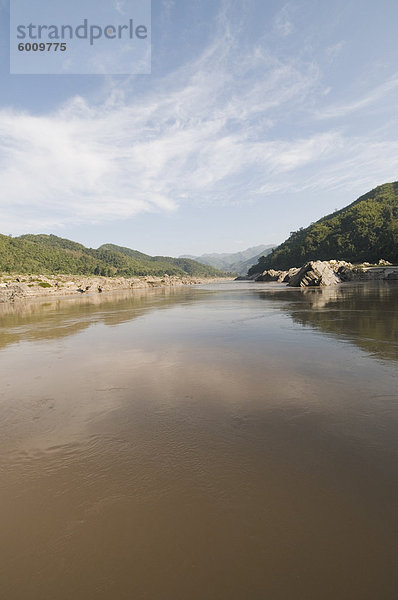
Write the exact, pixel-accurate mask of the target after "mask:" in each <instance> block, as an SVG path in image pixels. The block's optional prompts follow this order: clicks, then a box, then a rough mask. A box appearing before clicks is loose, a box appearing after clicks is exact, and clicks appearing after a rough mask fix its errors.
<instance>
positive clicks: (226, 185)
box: [0, 17, 398, 232]
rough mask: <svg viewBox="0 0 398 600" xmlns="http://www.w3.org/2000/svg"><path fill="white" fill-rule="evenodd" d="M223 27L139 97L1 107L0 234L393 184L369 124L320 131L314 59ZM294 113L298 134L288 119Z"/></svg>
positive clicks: (341, 109)
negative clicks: (31, 109)
mask: <svg viewBox="0 0 398 600" xmlns="http://www.w3.org/2000/svg"><path fill="white" fill-rule="evenodd" d="M224 18H225V17H224ZM221 31H223V34H222V35H219V36H218V37H217V38H216V41H214V42H213V43H212V44H211V45H209V46H208V47H207V48H205V50H204V51H203V53H202V54H201V55H200V56H199V57H198V58H197V59H196V60H194V61H191V62H190V63H189V64H185V66H183V67H182V68H180V69H179V70H178V71H177V72H174V73H171V74H169V75H168V76H167V77H166V78H164V79H163V80H161V81H159V80H156V79H153V80H152V85H151V87H150V89H149V91H147V92H143V91H141V93H140V94H139V95H136V96H134V95H131V93H130V91H129V88H128V86H125V88H120V87H117V86H116V85H115V87H114V88H112V87H111V88H110V89H109V94H108V97H107V99H106V101H105V102H103V103H102V104H92V103H89V102H88V101H87V100H85V99H84V98H81V97H76V98H73V99H71V100H70V101H69V102H67V103H66V104H65V105H64V106H62V107H60V108H59V109H58V110H55V111H54V112H52V113H50V114H47V115H35V114H30V113H28V112H25V113H22V112H17V111H15V110H10V109H1V110H0V186H1V189H2V196H1V200H0V219H1V222H2V230H3V231H7V232H12V231H16V232H22V231H37V230H42V231H45V230H51V229H52V230H55V229H56V228H57V227H61V226H62V225H63V224H68V223H74V224H85V223H100V222H106V221H110V220H114V219H124V218H129V217H131V216H133V215H136V214H138V213H140V212H145V211H146V212H150V211H165V212H170V211H173V210H176V209H178V206H179V205H180V204H183V203H186V202H191V203H203V202H205V203H209V202H212V203H223V204H227V203H230V204H234V203H242V202H253V201H258V200H259V198H261V199H263V198H267V197H269V196H270V195H272V194H275V193H278V192H284V191H287V190H291V191H292V190H293V191H294V190H305V189H310V188H311V189H319V190H325V189H329V188H335V187H338V186H340V185H348V184H349V182H351V184H350V185H357V186H359V185H360V183H364V186H365V183H366V185H368V183H369V185H370V184H372V185H373V184H377V183H380V182H382V181H384V180H390V179H392V177H391V173H393V172H394V169H395V165H396V157H397V155H398V143H396V142H395V141H391V142H383V143H381V142H380V141H379V139H378V137H377V135H376V134H371V133H370V132H367V133H366V134H365V135H363V136H362V137H356V138H350V137H347V136H346V135H345V133H344V131H341V130H336V129H335V128H334V127H332V128H331V127H328V123H327V122H323V123H322V125H324V129H323V130H320V121H319V120H318V119H316V118H315V119H314V118H313V112H314V109H313V107H314V103H315V102H316V100H317V99H321V101H324V100H322V99H324V90H325V85H324V83H323V82H322V74H321V73H320V71H319V68H318V67H317V66H316V64H314V62H311V61H309V62H307V63H305V62H300V61H299V60H298V59H296V58H287V59H285V60H282V59H280V58H276V57H275V56H273V55H272V54H271V52H270V51H269V50H268V49H267V48H266V47H264V46H260V45H256V44H253V46H252V47H248V46H246V47H243V46H241V45H239V44H238V43H237V39H236V37H234V34H233V31H232V30H231V28H229V27H226V24H225V23H222V27H221ZM132 82H133V83H132V85H135V84H136V82H137V80H134V79H133V80H132ZM130 83H131V82H130ZM397 85H398V79H394V78H393V79H391V80H389V81H388V82H386V83H385V84H383V85H381V86H380V87H379V88H378V89H376V90H375V91H374V92H372V94H370V95H368V96H367V97H365V98H363V99H362V100H360V101H356V102H355V103H352V104H351V105H350V104H346V105H341V106H338V107H336V106H335V107H330V108H328V109H325V110H324V111H323V113H319V112H318V114H317V116H318V117H319V116H320V115H321V114H322V116H323V117H324V118H325V119H326V117H333V116H336V115H338V114H342V115H344V114H346V113H347V112H350V111H354V110H356V109H357V108H358V107H361V106H365V105H368V104H370V103H371V102H375V101H377V99H378V98H381V97H382V96H383V95H384V94H386V93H388V92H389V91H390V90H392V89H395V87H396V86H397ZM300 119H304V120H306V127H305V129H303V130H306V131H308V133H307V134H304V133H303V132H302V131H303V130H300V128H299V127H297V128H296V129H295V128H294V125H295V124H296V123H298V124H299V123H300ZM278 126H279V127H280V129H278ZM298 131H300V133H297V132H298ZM282 132H283V133H282ZM359 174H360V175H359ZM365 189H366V186H365Z"/></svg>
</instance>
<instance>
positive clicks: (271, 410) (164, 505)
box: [0, 283, 398, 600]
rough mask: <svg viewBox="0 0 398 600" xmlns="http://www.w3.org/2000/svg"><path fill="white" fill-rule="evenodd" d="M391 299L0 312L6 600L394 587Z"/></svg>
mask: <svg viewBox="0 0 398 600" xmlns="http://www.w3.org/2000/svg"><path fill="white" fill-rule="evenodd" d="M397 301H398V286H394V285H388V286H387V285H384V284H381V285H371V286H341V287H339V288H334V289H333V290H329V289H327V290H314V291H312V292H305V291H304V292H303V291H301V290H288V289H285V288H282V287H281V286H277V285H275V286H273V285H269V286H267V285H266V284H265V285H264V284H262V285H261V284H258V285H253V284H245V283H243V284H221V285H211V286H205V287H202V288H184V289H176V290H140V291H139V292H138V294H137V292H134V294H131V293H129V294H117V295H115V296H114V295H112V296H104V297H93V298H89V297H84V298H79V299H77V300H72V299H65V300H64V301H59V300H58V301H56V302H55V301H54V302H52V301H51V302H44V303H43V302H42V301H37V302H34V303H26V304H24V305H23V304H18V305H17V304H15V305H13V306H10V305H9V306H5V305H4V306H1V307H0V310H1V312H0V321H1V325H2V329H1V337H0V340H1V341H0V344H1V345H0V347H1V348H2V349H1V350H0V365H1V369H2V389H1V396H0V473H1V481H2V487H1V489H2V493H1V495H0V521H1V540H0V544H1V555H2V561H1V562H0V591H1V597H4V598H7V600H20V599H25V598H29V599H33V600H35V599H38V600H45V599H51V600H52V599H54V598H56V599H57V600H64V599H65V600H66V599H68V600H69V599H70V598H74V599H77V600H80V599H81V600H83V599H84V600H87V599H91V598H95V599H100V600H102V599H106V600H107V599H111V598H112V599H113V598H117V599H120V600H123V599H126V600H127V599H129V600H130V599H131V598H134V599H149V600H158V599H162V600H169V599H170V600H171V599H173V600H175V599H179V598H181V599H184V600H185V598H190V599H193V600H196V599H197V600H219V599H222V598H228V599H232V600H243V599H245V600H246V599H249V598H250V599H255V600H257V599H258V600H262V599H266V598H267V599H268V598H270V599H272V600H274V599H276V600H278V599H286V600H288V599H289V600H290V599H292V598H300V599H301V598H303V599H304V598H305V599H306V600H307V599H308V600H313V599H314V600H315V599H316V600H318V599H319V598H322V599H326V600H328V599H330V600H332V599H333V600H335V599H336V598H339V599H347V600H356V599H358V600H359V599H361V600H367V599H369V600H370V599H372V600H374V599H376V598H377V599H379V598H380V599H383V600H390V599H391V600H392V599H393V598H394V599H395V597H396V583H397V578H396V556H397V550H398V547H397V546H398V544H397V533H398V532H397V517H396V506H397V500H398V498H397V496H398V494H397V492H398V481H397V476H396V473H397V454H398V452H397V451H398V440H397V436H396V430H397V424H398V409H397V400H398V392H397V383H398V376H397V369H396V359H397V346H396V344H397V336H396V332H397V321H396V309H397ZM375 359H376V360H375Z"/></svg>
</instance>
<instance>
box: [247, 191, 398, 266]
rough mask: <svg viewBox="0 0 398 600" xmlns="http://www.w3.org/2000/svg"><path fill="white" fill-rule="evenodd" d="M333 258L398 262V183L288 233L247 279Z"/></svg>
mask: <svg viewBox="0 0 398 600" xmlns="http://www.w3.org/2000/svg"><path fill="white" fill-rule="evenodd" d="M334 258H335V259H339V260H347V261H350V262H353V263H360V262H364V261H368V262H372V263H373V262H378V261H379V260H380V259H381V258H383V259H385V260H389V261H391V262H393V263H397V262H398V182H395V183H386V184H384V185H381V186H379V187H377V188H375V189H374V190H372V191H370V192H368V193H367V194H365V195H364V196H361V197H360V198H359V199H358V200H356V201H355V202H353V203H352V204H350V205H349V206H347V207H345V208H343V209H342V210H339V211H336V212H334V213H333V214H331V215H328V216H326V217H323V218H322V219H320V220H319V221H317V222H316V223H313V224H311V225H310V226H309V227H306V228H305V229H300V230H299V231H295V232H293V233H291V235H290V237H289V238H288V239H287V240H286V241H285V242H284V243H283V244H281V245H280V246H278V247H277V248H275V250H274V251H273V252H272V253H271V254H270V255H268V256H267V257H264V258H261V259H260V260H259V262H258V264H257V265H254V266H253V267H252V268H251V269H249V275H252V274H254V273H261V272H263V271H264V270H266V269H271V268H273V269H289V268H290V267H299V266H302V265H303V264H304V263H306V262H307V261H309V260H331V259H334Z"/></svg>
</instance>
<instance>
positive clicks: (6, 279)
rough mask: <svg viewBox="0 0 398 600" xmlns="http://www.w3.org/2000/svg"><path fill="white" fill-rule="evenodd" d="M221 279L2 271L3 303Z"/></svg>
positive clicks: (0, 300) (0, 299)
mask: <svg viewBox="0 0 398 600" xmlns="http://www.w3.org/2000/svg"><path fill="white" fill-rule="evenodd" d="M214 281H219V280H218V279H200V278H197V277H189V276H187V277H177V276H171V275H164V276H163V277H151V276H147V277H132V278H124V277H90V276H85V275H82V276H78V275H9V274H3V275H0V303H1V302H15V301H17V300H22V299H26V298H35V297H38V296H50V297H63V296H73V295H75V296H76V295H79V294H90V295H93V294H95V295H97V294H102V293H104V292H115V291H121V290H136V289H145V288H162V287H179V286H183V285H198V284H200V283H211V282H214Z"/></svg>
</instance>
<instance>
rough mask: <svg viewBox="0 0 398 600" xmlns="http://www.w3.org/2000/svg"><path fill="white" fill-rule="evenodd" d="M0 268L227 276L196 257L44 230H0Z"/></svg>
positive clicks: (13, 271) (128, 275) (47, 272)
mask: <svg viewBox="0 0 398 600" xmlns="http://www.w3.org/2000/svg"><path fill="white" fill-rule="evenodd" d="M0 272H5V273H32V274H33V273H37V274H39V273H42V274H49V275H51V274H56V273H64V274H70V275H105V276H107V277H112V276H120V277H135V276H145V275H153V276H162V275H165V274H167V275H178V276H180V277H185V276H192V277H222V276H225V273H221V272H220V271H218V270H217V269H214V268H212V267H209V266H207V265H202V264H200V263H198V262H196V261H194V260H189V259H179V258H171V257H167V256H149V255H148V254H143V253H142V252H138V251H136V250H131V249H130V248H123V247H120V246H115V245H113V244H105V245H104V246H101V247H100V248H98V249H93V248H86V247H85V246H83V245H82V244H78V243H76V242H73V241H71V240H67V239H64V238H60V237H57V236H55V235H44V234H41V235H31V234H28V235H22V236H20V237H15V238H13V237H9V236H6V235H1V234H0Z"/></svg>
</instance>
